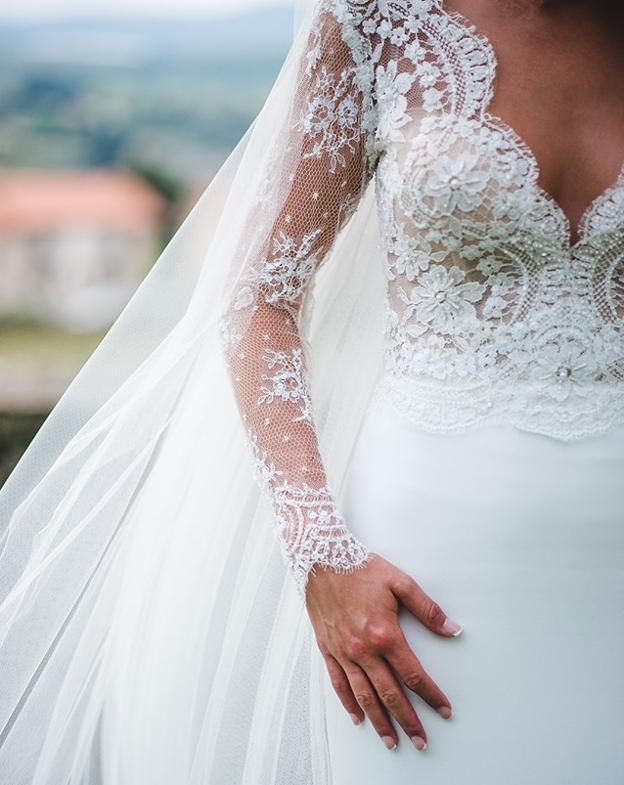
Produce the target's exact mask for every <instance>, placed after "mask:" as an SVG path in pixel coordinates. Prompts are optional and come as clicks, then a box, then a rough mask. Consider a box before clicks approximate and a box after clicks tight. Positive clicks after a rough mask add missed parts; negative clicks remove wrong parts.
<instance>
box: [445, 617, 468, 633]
mask: <svg viewBox="0 0 624 785" xmlns="http://www.w3.org/2000/svg"><path fill="white" fill-rule="evenodd" d="M442 629H443V630H444V632H450V633H451V635H453V636H457V635H459V633H460V632H461V631H462V630H463V627H462V626H461V624H458V623H457V622H456V621H453V619H449V617H448V616H447V617H446V619H444V624H443V625H442Z"/></svg>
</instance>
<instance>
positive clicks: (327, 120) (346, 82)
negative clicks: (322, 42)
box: [296, 64, 361, 172]
mask: <svg viewBox="0 0 624 785" xmlns="http://www.w3.org/2000/svg"><path fill="white" fill-rule="evenodd" d="M353 75H354V74H353V69H345V70H344V71H343V72H342V74H341V76H340V78H339V79H338V80H337V81H336V78H335V76H334V74H333V73H332V72H330V71H329V69H328V68H327V66H326V65H324V64H323V65H321V67H320V69H319V72H318V73H317V74H316V76H315V79H314V87H313V90H314V95H313V96H312V97H311V98H310V99H309V100H308V102H307V106H306V109H305V110H304V111H302V112H301V116H300V119H299V121H298V123H297V125H296V127H298V128H300V129H301V130H302V132H303V133H304V134H305V135H306V136H307V137H309V139H310V140H311V141H312V143H313V144H312V149H311V150H310V151H309V152H306V153H305V154H304V158H308V157H314V158H320V157H321V156H328V158H329V171H330V172H335V171H336V167H337V166H338V164H341V165H342V166H345V165H346V161H345V157H344V154H343V149H344V148H345V147H346V148H349V149H354V146H355V144H356V142H357V141H358V140H359V138H360V133H361V127H360V124H359V122H358V117H359V108H358V101H357V100H356V94H357V87H356V86H355V85H354V84H353V83H354V81H355V80H354V79H353Z"/></svg>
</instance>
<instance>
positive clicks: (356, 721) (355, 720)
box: [349, 714, 362, 725]
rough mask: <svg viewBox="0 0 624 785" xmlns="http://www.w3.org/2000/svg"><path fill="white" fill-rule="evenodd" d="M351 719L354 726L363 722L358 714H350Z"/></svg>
mask: <svg viewBox="0 0 624 785" xmlns="http://www.w3.org/2000/svg"><path fill="white" fill-rule="evenodd" d="M349 717H351V722H352V723H353V724H354V725H359V724H360V722H362V720H361V719H360V718H359V717H358V715H357V714H349Z"/></svg>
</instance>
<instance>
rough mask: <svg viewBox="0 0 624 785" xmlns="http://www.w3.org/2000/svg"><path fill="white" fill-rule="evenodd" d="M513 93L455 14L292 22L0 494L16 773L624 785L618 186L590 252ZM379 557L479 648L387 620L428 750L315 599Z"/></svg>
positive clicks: (596, 220) (5, 689) (1, 712)
mask: <svg viewBox="0 0 624 785" xmlns="http://www.w3.org/2000/svg"><path fill="white" fill-rule="evenodd" d="M495 71H496V57H495V53H494V50H493V48H492V46H491V44H490V42H489V41H488V40H487V39H486V38H485V37H484V36H483V35H481V34H480V33H479V32H478V31H477V30H476V29H475V28H474V26H472V25H471V24H470V23H469V22H468V20H466V19H465V18H464V17H462V16H461V15H459V14H458V13H456V12H454V11H452V10H450V9H448V8H447V7H446V3H444V2H442V0H397V2H386V0H315V2H312V3H310V4H309V7H308V8H307V9H306V11H305V13H304V15H303V17H300V18H299V25H298V31H297V34H296V36H295V39H294V42H293V46H292V48H291V51H290V52H289V55H288V58H287V60H286V63H285V66H284V68H283V69H282V72H281V73H280V76H279V77H278V80H277V81H276V84H275V86H274V89H273V90H272V93H271V95H270V96H269V98H268V100H267V103H266V105H265V107H263V110H262V112H261V113H260V115H259V117H258V118H257V119H256V121H255V122H254V124H253V126H252V128H251V129H250V130H249V131H248V133H247V134H246V135H245V137H244V138H243V140H241V143H240V144H239V146H238V147H237V148H236V150H235V151H234V153H233V154H232V156H231V157H230V158H229V159H228V161H227V162H226V164H225V165H224V167H223V169H222V170H221V171H220V172H219V174H218V175H217V178H215V181H214V182H213V184H211V186H210V187H209V188H208V189H207V191H206V194H205V195H204V196H203V197H202V199H200V201H199V203H198V205H197V206H196V207H195V208H194V211H193V212H192V213H191V215H190V216H189V219H187V221H186V222H185V224H184V225H183V226H182V227H181V229H180V231H179V232H178V234H177V235H176V237H175V238H174V240H173V241H172V243H171V245H170V246H169V247H168V249H167V250H166V252H165V255H164V257H163V258H161V259H160V260H159V261H158V263H157V265H156V267H155V269H154V271H153V272H152V273H151V274H150V276H148V279H146V281H145V282H144V283H143V284H142V286H141V287H140V288H139V290H138V292H137V295H135V298H134V299H133V300H132V301H131V302H130V303H129V305H128V306H127V308H126V311H125V312H124V313H123V314H122V316H121V317H120V319H119V320H118V322H117V323H116V324H115V325H114V327H113V328H112V330H111V332H110V333H109V334H108V335H107V336H106V338H105V339H104V341H103V342H102V345H101V346H100V347H99V348H98V350H97V351H96V353H95V355H94V356H93V357H92V358H90V360H89V361H88V362H87V364H86V365H85V367H84V368H83V370H82V371H81V373H80V374H79V376H78V377H77V379H76V380H75V381H74V383H73V384H72V386H70V388H69V390H68V392H67V393H66V396H64V398H63V399H62V400H61V402H60V403H59V405H58V406H57V407H56V409H55V411H54V412H53V413H52V415H51V416H50V418H49V420H48V421H47V422H46V424H45V425H44V427H43V429H42V431H41V432H40V434H38V436H37V437H36V439H35V440H34V441H33V444H32V445H31V446H30V447H29V450H28V451H27V453H26V455H25V456H24V458H23V459H22V461H21V462H20V464H19V465H18V467H16V470H15V472H14V473H13V475H12V476H11V478H10V479H9V481H8V482H7V484H6V486H5V488H4V489H3V490H2V494H1V495H0V502H2V512H3V516H4V520H3V523H5V522H6V528H4V527H3V546H4V549H3V552H2V561H0V568H1V571H0V576H1V578H2V584H1V586H2V593H1V594H0V599H2V600H3V604H2V609H1V615H0V623H1V627H0V633H1V637H0V668H2V670H1V672H0V673H1V675H0V679H1V682H0V685H1V687H2V689H1V696H0V697H1V700H0V728H1V729H2V730H1V731H0V783H1V784H2V785H5V784H6V785H25V784H26V783H29V785H30V784H31V783H32V785H51V784H52V783H54V784H56V783H58V784H59V785H60V784H61V783H62V784H63V785H67V784H68V783H71V785H76V784H77V783H80V785H99V783H102V784H103V785H147V783H149V784H150V785H159V783H162V785H165V783H166V784H167V785H171V783H176V785H186V784H188V785H199V784H200V783H201V784H202V785H204V784H205V783H209V784H210V785H217V784H219V785H221V784H222V785H226V783H227V785H233V783H237V785H252V784H253V785H281V784H282V783H283V784H285V783H288V785H312V783H314V785H329V783H333V785H351V784H352V783H353V785H355V783H357V785H368V783H371V784H372V783H373V782H374V783H378V782H380V781H381V782H392V783H395V784H396V785H398V784H399V783H406V784H407V783H408V782H409V783H411V782H413V781H416V780H418V781H422V782H423V783H428V785H442V784H444V785H450V783H455V782H467V783H477V782H478V783H479V785H494V783H496V785H498V783H500V782H501V780H503V779H504V780H505V781H507V782H511V783H513V784H514V785H520V784H521V783H522V784H523V785H524V783H527V782H531V783H533V784H534V785H535V784H538V785H554V784H556V785H586V784H587V783H588V782H599V783H600V784H601V785H616V783H618V784H619V783H621V781H622V776H623V775H624V746H623V745H622V743H621V738H622V731H623V730H624V721H623V720H622V718H621V706H622V701H623V699H624V675H623V674H622V669H621V660H622V654H624V627H623V622H624V619H623V610H622V609H623V608H624V512H623V510H622V503H621V498H620V493H619V488H620V485H619V484H620V482H621V478H622V477H623V476H624V386H623V381H624V379H623V371H624V364H623V361H624V356H623V355H624V352H623V349H624V343H623V340H622V338H623V336H622V316H623V313H624V164H623V166H622V169H621V171H620V173H619V175H618V177H617V178H615V179H614V182H613V183H612V184H611V185H610V187H608V188H606V189H605V190H604V191H603V193H601V194H600V195H599V196H598V197H597V198H596V199H595V200H594V201H593V202H592V203H591V205H589V206H588V208H587V210H586V211H585V214H584V216H583V218H582V220H581V222H580V224H579V226H578V228H577V234H578V237H577V239H574V238H573V236H572V235H573V227H572V226H571V224H570V221H569V220H568V218H567V217H566V215H565V213H564V211H563V210H562V209H561V207H560V206H559V205H558V204H557V202H556V201H555V199H554V198H552V197H551V196H550V195H549V194H548V193H546V192H545V191H544V190H543V189H542V188H541V187H540V186H539V184H538V179H539V166H538V162H537V160H536V159H535V156H534V155H533V153H532V151H531V150H530V148H529V147H528V146H527V145H526V144H525V143H524V142H523V140H522V139H521V138H520V137H519V136H518V134H517V133H516V132H515V131H514V130H513V129H512V128H511V127H510V126H509V125H508V124H506V123H505V122H504V121H503V120H502V119H501V118H498V117H496V116H494V115H492V114H491V113H490V112H489V111H488V107H489V104H490V102H491V99H492V95H493V90H494V80H495ZM313 287H314V292H313V291H312V290H313ZM313 294H314V299H313V297H312V295H313ZM252 466H253V467H254V469H255V477H256V482H255V483H250V482H249V480H248V478H249V476H250V474H251V468H252ZM271 528H274V530H275V532H276V534H277V536H273V534H272V532H271V531H270V530H271ZM374 552H377V553H380V554H382V555H383V556H384V557H385V558H388V559H389V560H390V561H392V562H393V563H395V564H396V565H397V566H399V567H400V568H401V569H404V570H405V571H406V572H409V573H410V574H411V575H412V576H413V577H415V578H416V580H417V581H418V582H419V583H420V584H421V585H422V587H423V588H424V590H425V591H427V593H428V594H430V595H431V596H432V597H433V598H434V599H435V600H436V601H438V602H440V604H441V605H442V607H443V608H444V609H445V611H447V612H448V613H449V615H450V616H451V617H453V618H456V619H457V620H458V621H460V623H462V625H463V626H464V632H463V634H462V635H461V636H460V637H459V638H457V639H452V640H449V639H442V638H440V637H438V636H434V635H433V634H431V633H430V632H428V631H427V630H425V629H424V628H423V627H422V626H421V625H418V624H417V623H416V621H415V620H414V619H413V618H411V617H409V615H407V614H403V613H402V616H401V622H402V624H403V626H404V629H405V632H406V635H407V636H408V640H409V641H410V642H411V643H412V644H413V648H414V650H415V652H416V653H417V655H418V656H419V658H420V659H421V660H422V662H423V665H424V667H425V669H426V670H427V671H428V672H429V673H430V675H431V676H432V677H433V678H434V679H435V680H436V681H437V683H438V684H439V685H440V687H441V688H442V690H443V691H444V692H445V694H447V695H448V696H449V699H450V701H451V704H452V705H453V709H454V715H455V716H454V718H453V719H452V720H451V721H450V722H448V721H446V722H445V721H444V720H442V719H441V718H440V717H438V715H436V714H435V712H433V711H432V710H431V709H430V708H428V707H427V706H426V705H425V704H424V703H423V702H422V701H420V700H419V699H417V698H416V697H415V696H412V700H414V705H415V706H416V708H417V711H418V712H419V713H420V715H421V718H422V719H423V722H424V724H425V728H426V730H427V733H428V737H429V746H428V749H427V750H426V751H424V752H422V753H417V752H416V751H415V750H414V749H413V747H411V745H409V744H405V743H403V741H404V740H402V741H401V743H400V744H399V747H398V749H396V750H394V751H392V752H388V750H386V749H385V747H383V745H382V744H381V742H380V741H379V740H378V739H377V738H376V734H375V733H374V731H373V729H372V727H371V726H370V724H369V723H364V724H363V725H362V726H361V727H358V728H354V727H353V725H352V724H351V721H350V719H349V717H348V715H347V714H346V712H345V711H344V709H343V708H342V706H341V705H340V704H339V702H338V699H337V697H336V696H335V695H334V694H333V691H332V689H331V687H330V685H329V682H328V678H327V676H326V674H325V670H324V665H323V663H322V660H321V657H320V655H319V653H318V651H317V649H316V647H315V643H314V640H313V635H312V633H311V630H310V625H309V622H308V620H307V617H306V614H305V610H304V608H303V602H302V599H303V596H304V590H305V586H306V582H307V579H308V576H309V574H310V570H312V569H318V566H319V565H322V566H324V567H326V568H330V569H334V570H338V571H347V572H348V571H352V570H357V569H360V568H361V567H362V566H363V565H365V564H366V563H367V561H368V559H369V558H370V555H371V554H372V553H374Z"/></svg>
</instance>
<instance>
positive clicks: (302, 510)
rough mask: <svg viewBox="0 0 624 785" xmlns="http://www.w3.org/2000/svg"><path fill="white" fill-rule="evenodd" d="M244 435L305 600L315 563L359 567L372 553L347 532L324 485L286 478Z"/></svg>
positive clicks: (282, 547)
mask: <svg viewBox="0 0 624 785" xmlns="http://www.w3.org/2000/svg"><path fill="white" fill-rule="evenodd" d="M248 436H249V441H250V444H251V445H252V448H253V454H254V465H255V473H256V480H257V482H258V484H259V485H260V487H261V489H262V491H263V492H264V493H265V495H266V498H267V499H268V501H269V502H270V504H271V505H272V508H273V512H274V515H275V521H276V529H277V534H278V537H279V543H280V551H281V553H282V557H283V558H284V561H285V562H286V565H287V567H288V569H289V571H290V573H291V574H292V576H293V578H294V580H295V584H296V587H297V591H298V592H299V595H300V596H301V597H302V598H303V599H305V590H306V586H307V583H308V577H309V575H310V573H314V568H315V566H316V565H320V566H321V567H324V568H329V569H332V570H334V572H339V573H349V572H353V570H356V569H358V568H360V567H363V566H364V565H365V564H366V563H367V562H368V560H369V559H370V556H371V554H370V553H369V551H368V550H367V548H366V547H365V546H364V545H363V544H362V543H361V542H360V541H359V540H358V539H357V538H356V537H354V536H353V534H351V532H350V531H349V529H348V527H347V524H346V522H345V520H344V518H343V517H342V515H341V514H340V512H339V511H338V509H337V507H336V504H335V502H334V498H333V495H332V493H331V491H330V490H329V488H328V487H327V485H325V486H323V487H321V488H315V487H313V486H311V485H308V484H307V483H303V484H302V485H300V486H297V485H294V484H292V483H289V482H286V481H284V480H283V474H284V473H283V472H282V471H280V470H279V469H276V468H275V465H274V464H272V463H269V462H268V460H267V454H266V451H264V450H262V449H261V448H260V446H259V444H258V439H257V437H256V436H255V435H254V434H252V433H249V434H248Z"/></svg>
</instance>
